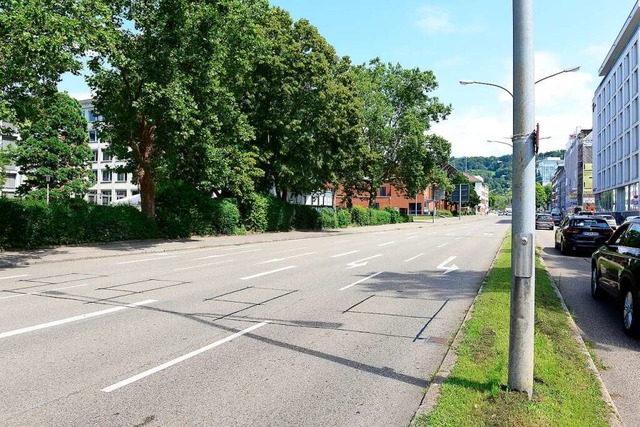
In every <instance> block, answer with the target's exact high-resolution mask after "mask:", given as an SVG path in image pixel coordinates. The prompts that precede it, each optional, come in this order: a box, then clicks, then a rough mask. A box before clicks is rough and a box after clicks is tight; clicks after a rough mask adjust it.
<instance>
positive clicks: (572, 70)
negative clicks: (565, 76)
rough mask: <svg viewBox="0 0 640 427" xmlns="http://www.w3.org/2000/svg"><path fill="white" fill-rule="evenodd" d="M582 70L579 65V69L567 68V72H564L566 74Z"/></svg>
mask: <svg viewBox="0 0 640 427" xmlns="http://www.w3.org/2000/svg"><path fill="white" fill-rule="evenodd" d="M579 69H580V66H579V65H578V66H577V67H573V68H567V69H566V70H564V72H565V73H573V72H574V71H578V70H579Z"/></svg>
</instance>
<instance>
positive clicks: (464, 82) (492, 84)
mask: <svg viewBox="0 0 640 427" xmlns="http://www.w3.org/2000/svg"><path fill="white" fill-rule="evenodd" d="M460 84H461V85H485V86H493V87H497V88H500V89H502V90H504V91H505V92H507V93H508V94H509V95H511V97H512V98H513V94H512V93H511V91H510V90H509V89H507V88H505V87H502V86H500V85H497V84H494V83H487V82H477V81H475V80H460Z"/></svg>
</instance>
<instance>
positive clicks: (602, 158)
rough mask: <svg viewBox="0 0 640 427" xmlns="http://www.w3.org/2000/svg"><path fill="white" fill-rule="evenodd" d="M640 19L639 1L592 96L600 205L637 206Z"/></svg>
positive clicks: (595, 181)
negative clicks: (639, 47)
mask: <svg viewBox="0 0 640 427" xmlns="http://www.w3.org/2000/svg"><path fill="white" fill-rule="evenodd" d="M639 24H640V10H639V8H638V3H637V2H636V4H635V5H634V7H633V9H632V11H631V13H630V15H629V18H628V19H627V21H626V22H625V24H624V26H623V27H622V29H621V30H620V33H619V34H618V37H617V38H616V40H615V42H614V44H613V46H612V47H611V49H610V50H609V53H608V54H607V56H606V58H605V60H604V62H603V64H602V66H601V67H600V73H599V74H600V76H602V77H603V79H602V82H601V83H600V85H599V86H598V88H597V89H596V91H595V95H594V98H593V104H592V109H593V192H594V196H595V203H596V208H597V209H598V210H607V211H608V210H611V211H630V210H637V209H638V200H639V199H638V195H639V194H640V176H639V169H640V147H639V143H640V115H639V110H638V108H639V102H640V100H639V96H638V42H639V41H640V40H639V35H640V33H639V29H640V26H639ZM565 160H566V158H565Z"/></svg>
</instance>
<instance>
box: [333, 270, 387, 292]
mask: <svg viewBox="0 0 640 427" xmlns="http://www.w3.org/2000/svg"><path fill="white" fill-rule="evenodd" d="M382 273H384V271H378V272H377V273H374V274H372V275H371V276H369V277H365V278H364V279H360V280H358V281H357V282H354V283H352V284H350V285H347V286H345V287H344V288H340V289H338V290H339V291H344V290H345V289H349V288H350V287H352V286H355V285H357V284H358V283H362V282H364V281H365V280H369V279H371V278H372V277H376V276H377V275H378V274H382Z"/></svg>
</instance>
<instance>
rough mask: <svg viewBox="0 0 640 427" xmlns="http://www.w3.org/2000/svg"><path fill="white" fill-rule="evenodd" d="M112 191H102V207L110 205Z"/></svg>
mask: <svg viewBox="0 0 640 427" xmlns="http://www.w3.org/2000/svg"><path fill="white" fill-rule="evenodd" d="M111 193H112V191H111V190H104V191H102V204H103V205H108V204H110V203H111V197H112V195H111Z"/></svg>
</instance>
